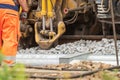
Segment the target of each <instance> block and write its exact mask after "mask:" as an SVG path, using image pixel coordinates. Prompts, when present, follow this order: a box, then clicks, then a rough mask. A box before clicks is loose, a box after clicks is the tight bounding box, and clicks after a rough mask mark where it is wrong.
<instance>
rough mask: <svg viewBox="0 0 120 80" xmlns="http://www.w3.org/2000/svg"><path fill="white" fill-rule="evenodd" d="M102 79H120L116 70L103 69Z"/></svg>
mask: <svg viewBox="0 0 120 80" xmlns="http://www.w3.org/2000/svg"><path fill="white" fill-rule="evenodd" d="M101 74H102V80H119V79H118V77H117V76H116V74H117V73H116V72H114V71H113V72H108V71H103V72H102V73H101Z"/></svg>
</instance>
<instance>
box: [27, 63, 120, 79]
mask: <svg viewBox="0 0 120 80" xmlns="http://www.w3.org/2000/svg"><path fill="white" fill-rule="evenodd" d="M94 65H96V66H94ZM26 68H27V69H26V73H27V74H28V77H29V80H69V79H70V80H93V79H94V80H103V79H102V78H103V77H102V75H103V74H104V73H102V72H104V71H106V70H107V71H106V72H108V73H109V74H110V73H112V74H113V72H114V69H116V70H118V72H116V73H115V72H114V75H115V76H114V77H117V78H118V80H119V79H120V74H119V69H120V66H112V65H108V64H103V63H95V62H90V61H89V62H86V61H82V62H80V63H76V64H59V65H46V66H27V67H26ZM101 74H102V75H101ZM100 75H101V76H100Z"/></svg>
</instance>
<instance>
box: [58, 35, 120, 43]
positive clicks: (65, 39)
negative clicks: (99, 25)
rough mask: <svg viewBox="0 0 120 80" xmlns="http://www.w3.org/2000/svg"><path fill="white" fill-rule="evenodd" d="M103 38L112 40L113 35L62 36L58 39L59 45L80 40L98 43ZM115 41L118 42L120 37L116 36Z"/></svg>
mask: <svg viewBox="0 0 120 80" xmlns="http://www.w3.org/2000/svg"><path fill="white" fill-rule="evenodd" d="M103 38H107V39H114V36H113V35H63V36H62V37H61V38H60V39H59V44H63V43H69V42H74V41H77V40H80V39H83V40H96V41H100V40H102V39H103ZM117 39H118V40H120V35H117Z"/></svg>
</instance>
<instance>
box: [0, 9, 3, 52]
mask: <svg viewBox="0 0 120 80" xmlns="http://www.w3.org/2000/svg"><path fill="white" fill-rule="evenodd" d="M0 13H1V14H0V50H1V48H2V25H3V21H4V19H3V14H4V12H3V10H2V9H0Z"/></svg>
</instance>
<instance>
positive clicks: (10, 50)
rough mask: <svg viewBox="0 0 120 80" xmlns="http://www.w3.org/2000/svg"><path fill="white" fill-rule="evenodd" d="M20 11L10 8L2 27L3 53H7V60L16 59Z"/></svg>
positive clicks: (8, 61)
mask: <svg viewBox="0 0 120 80" xmlns="http://www.w3.org/2000/svg"><path fill="white" fill-rule="evenodd" d="M18 27H19V17H18V13H17V12H16V11H13V10H8V11H7V12H6V14H5V16H4V24H3V27H2V40H3V45H2V53H3V54H4V55H5V62H7V63H10V62H11V61H15V58H16V53H17V47H18V36H17V35H18Z"/></svg>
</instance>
